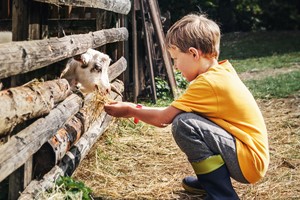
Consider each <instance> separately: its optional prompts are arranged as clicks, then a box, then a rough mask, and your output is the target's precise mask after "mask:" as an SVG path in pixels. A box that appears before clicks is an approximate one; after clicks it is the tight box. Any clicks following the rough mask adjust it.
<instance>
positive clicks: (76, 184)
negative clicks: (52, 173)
mask: <svg viewBox="0 0 300 200" xmlns="http://www.w3.org/2000/svg"><path fill="white" fill-rule="evenodd" d="M56 185H57V186H58V187H59V188H61V190H62V191H63V192H64V193H65V194H66V196H65V198H64V199H66V200H68V199H72V196H73V195H74V194H77V193H81V194H82V199H83V200H90V199H91V197H90V194H91V192H92V190H91V189H90V188H88V187H87V186H85V185H84V183H83V182H81V181H76V180H74V179H73V178H71V177H68V176H66V177H60V178H59V179H58V180H57V182H56Z"/></svg>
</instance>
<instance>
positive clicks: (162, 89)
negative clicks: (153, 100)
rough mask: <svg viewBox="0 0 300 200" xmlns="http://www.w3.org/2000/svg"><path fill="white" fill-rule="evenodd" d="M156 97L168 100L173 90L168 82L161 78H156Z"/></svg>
mask: <svg viewBox="0 0 300 200" xmlns="http://www.w3.org/2000/svg"><path fill="white" fill-rule="evenodd" d="M155 86H156V95H157V97H158V98H160V99H168V98H169V97H170V94H171V89H170V87H169V84H168V82H167V81H166V80H164V79H162V78H161V77H155Z"/></svg>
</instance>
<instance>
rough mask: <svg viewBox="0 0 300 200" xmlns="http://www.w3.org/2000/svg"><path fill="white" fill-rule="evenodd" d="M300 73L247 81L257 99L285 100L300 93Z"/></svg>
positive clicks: (295, 72) (294, 72)
mask: <svg viewBox="0 0 300 200" xmlns="http://www.w3.org/2000/svg"><path fill="white" fill-rule="evenodd" d="M299 83H300V71H293V72H290V73H286V74H280V75H278V76H275V77H267V78H265V79H262V80H248V81H245V84H246V86H247V87H248V88H249V89H250V91H251V92H252V94H253V95H254V97H255V98H262V99H265V98H267V99H270V98H284V97H288V96H289V95H292V94H294V93H298V94H299V91H300V84H299Z"/></svg>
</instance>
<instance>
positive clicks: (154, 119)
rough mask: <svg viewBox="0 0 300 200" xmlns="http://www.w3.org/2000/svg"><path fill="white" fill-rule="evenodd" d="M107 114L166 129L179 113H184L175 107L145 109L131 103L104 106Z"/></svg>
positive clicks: (115, 103)
mask: <svg viewBox="0 0 300 200" xmlns="http://www.w3.org/2000/svg"><path fill="white" fill-rule="evenodd" d="M104 109H105V112H107V114H109V115H112V116H114V117H125V118H130V117H136V118H138V119H140V120H142V121H143V122H146V123H148V124H151V125H153V126H157V127H165V126H167V125H169V124H171V123H172V121H173V119H174V118H175V117H176V115H178V114H179V113H181V112H183V111H182V110H179V109H177V108H175V107H173V106H168V107H163V108H152V107H143V108H137V107H136V104H133V103H129V102H114V103H110V104H106V105H105V106H104Z"/></svg>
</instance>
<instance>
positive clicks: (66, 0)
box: [35, 0, 131, 14]
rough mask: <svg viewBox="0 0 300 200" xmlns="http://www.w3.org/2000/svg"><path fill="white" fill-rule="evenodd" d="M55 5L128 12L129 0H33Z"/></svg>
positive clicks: (121, 12)
mask: <svg viewBox="0 0 300 200" xmlns="http://www.w3.org/2000/svg"><path fill="white" fill-rule="evenodd" d="M35 1H39V2H43V3H50V4H55V5H68V6H76V7H90V8H100V9H103V10H109V11H113V12H116V13H120V14H128V13H129V11H130V7H131V2H130V0H109V1H107V0H97V1H95V0H63V1H62V0H35Z"/></svg>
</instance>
